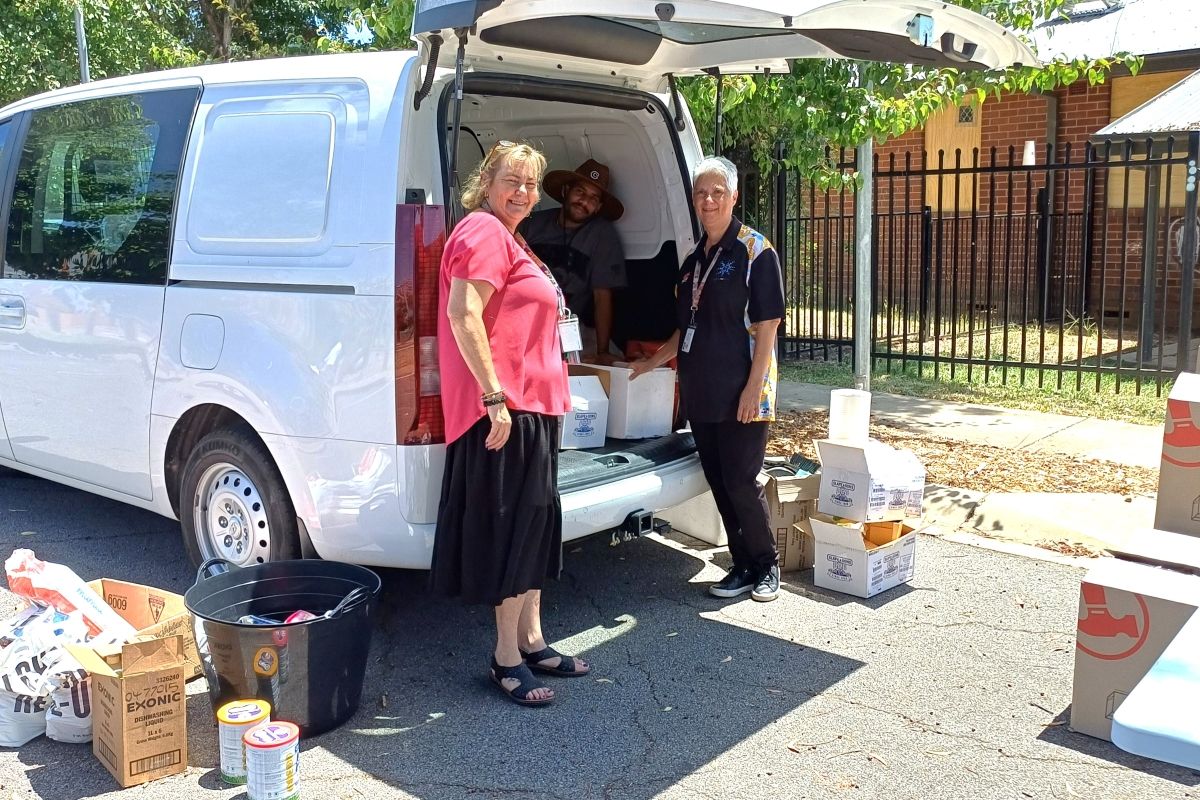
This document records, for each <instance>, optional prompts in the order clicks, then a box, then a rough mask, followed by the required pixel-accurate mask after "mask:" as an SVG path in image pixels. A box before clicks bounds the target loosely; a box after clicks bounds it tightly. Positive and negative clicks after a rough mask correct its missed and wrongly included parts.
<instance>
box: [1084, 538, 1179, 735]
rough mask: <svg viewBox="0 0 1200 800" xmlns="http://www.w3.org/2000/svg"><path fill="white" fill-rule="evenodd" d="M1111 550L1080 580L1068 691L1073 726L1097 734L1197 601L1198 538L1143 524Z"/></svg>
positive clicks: (1108, 729)
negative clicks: (1070, 688)
mask: <svg viewBox="0 0 1200 800" xmlns="http://www.w3.org/2000/svg"><path fill="white" fill-rule="evenodd" d="M1110 549H1111V550H1112V552H1113V554H1114V555H1115V556H1116V558H1102V559H1100V560H1099V561H1097V562H1096V564H1095V566H1093V567H1092V568H1091V569H1089V570H1088V572H1087V575H1085V576H1084V578H1083V580H1082V581H1081V582H1080V586H1079V621H1078V627H1077V629H1076V633H1075V681H1074V690H1073V692H1072V695H1071V730H1073V731H1078V732H1079V733H1086V734H1087V735H1088V736H1095V737H1096V738H1098V739H1111V738H1112V720H1113V713H1114V712H1115V711H1116V710H1117V709H1118V708H1119V707H1120V706H1121V703H1122V702H1124V700H1125V698H1126V697H1127V696H1128V695H1129V693H1130V692H1132V691H1133V688H1134V687H1135V686H1137V685H1138V682H1139V681H1141V679H1142V678H1143V677H1144V676H1145V675H1146V673H1147V672H1149V671H1150V667H1152V666H1153V665H1154V662H1155V661H1157V660H1158V657H1159V656H1160V655H1162V653H1163V651H1164V650H1166V648H1167V645H1169V644H1170V643H1171V641H1172V640H1173V639H1174V638H1175V634H1177V633H1178V632H1179V630H1180V628H1182V627H1183V626H1184V624H1185V623H1186V622H1187V621H1188V619H1189V618H1191V616H1192V615H1193V614H1194V613H1196V609H1197V606H1200V575H1197V574H1196V573H1200V539H1196V538H1195V537H1192V536H1187V535H1183V534H1177V533H1169V532H1167V531H1160V530H1151V529H1143V530H1139V531H1133V532H1131V534H1130V535H1129V536H1128V537H1126V541H1125V542H1124V543H1122V544H1121V545H1119V546H1116V547H1113V548H1110ZM1134 562H1140V563H1134ZM1189 573H1190V574H1189Z"/></svg>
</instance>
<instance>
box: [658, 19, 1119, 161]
mask: <svg viewBox="0 0 1200 800" xmlns="http://www.w3.org/2000/svg"><path fill="white" fill-rule="evenodd" d="M1065 3H1066V0H956V4H957V5H960V6H962V7H964V8H968V9H971V10H974V11H978V12H980V13H982V14H984V15H986V16H988V17H990V18H992V19H994V20H996V21H997V22H999V23H1000V24H1002V25H1005V26H1006V27H1009V28H1011V29H1015V30H1017V31H1018V32H1019V33H1021V34H1028V33H1029V32H1030V31H1032V29H1033V27H1034V25H1035V24H1036V23H1037V22H1038V21H1039V20H1043V19H1049V18H1051V17H1054V16H1061V15H1062V10H1063V8H1064V5H1065ZM1119 65H1124V66H1126V67H1128V68H1129V69H1130V70H1131V71H1132V72H1134V73H1136V72H1137V70H1138V69H1139V68H1140V67H1141V60H1140V59H1138V58H1136V57H1134V56H1131V55H1129V54H1117V55H1114V56H1112V57H1109V58H1103V59H1096V60H1094V61H1086V60H1082V59H1077V60H1067V59H1062V60H1057V61H1052V62H1050V63H1048V64H1045V65H1044V66H1042V67H1039V68H1033V67H1021V68H1017V69H1010V70H1007V71H1004V72H978V71H959V70H955V69H927V68H920V67H911V66H906V65H898V64H877V63H860V62H848V61H816V60H802V61H796V62H794V63H793V64H792V71H791V73H790V74H788V75H777V76H771V77H769V78H767V77H763V76H761V75H759V76H729V77H726V78H725V95H724V107H725V113H724V123H725V124H724V126H723V130H722V134H723V136H722V138H723V148H724V149H725V150H727V151H731V152H734V153H736V154H738V155H739V156H740V157H742V158H744V159H745V160H746V161H747V162H749V163H753V164H754V165H755V166H756V167H758V169H759V170H761V171H762V172H764V173H767V172H769V171H770V170H771V169H772V167H773V166H774V164H775V161H776V158H775V149H776V144H777V142H779V141H780V140H782V141H783V142H784V143H785V144H786V146H787V147H786V153H787V155H786V156H785V158H784V166H786V167H789V168H794V169H798V170H800V171H801V172H803V173H805V174H806V175H807V176H808V177H810V178H812V179H814V180H816V181H818V182H819V183H822V184H828V183H838V182H844V181H845V180H846V177H845V176H844V175H842V174H841V170H839V168H837V166H836V165H831V163H830V159H829V157H828V156H827V148H831V149H832V150H833V151H836V150H838V149H839V148H842V147H847V148H849V147H854V146H856V145H857V144H858V143H859V142H861V141H863V140H864V139H865V138H866V137H867V136H872V137H874V138H875V139H876V141H883V140H886V139H889V138H893V137H896V136H901V135H903V134H904V133H907V132H908V131H911V130H913V129H915V128H918V127H920V126H921V125H922V124H923V123H924V122H925V121H926V120H927V119H929V117H930V116H931V115H932V114H934V113H936V112H938V111H939V110H941V109H943V108H945V107H947V106H950V105H957V104H960V103H962V102H964V101H965V100H967V99H968V98H969V99H971V100H972V101H973V102H976V103H984V102H986V101H987V100H988V98H989V97H992V98H996V99H999V98H1000V97H1001V95H1002V94H1005V93H1012V92H1029V91H1042V92H1049V91H1053V90H1054V89H1056V88H1058V87H1061V86H1066V85H1068V84H1071V83H1074V82H1075V81H1077V80H1080V79H1081V78H1086V80H1087V81H1088V82H1089V84H1091V85H1095V84H1098V83H1102V82H1104V80H1106V79H1107V77H1108V75H1109V74H1110V73H1111V71H1112V70H1113V68H1114V67H1117V66H1119ZM681 86H682V91H683V93H684V95H685V96H686V97H687V100H688V103H689V105H690V106H691V109H692V116H693V117H694V119H695V120H696V124H697V127H698V128H699V130H700V131H701V134H700V136H701V141H702V142H704V143H705V146H706V148H707V147H708V146H709V143H711V142H712V131H713V118H714V109H713V105H714V102H715V99H716V98H715V96H716V92H715V89H714V81H713V79H712V78H708V77H703V78H692V79H688V80H685V81H682V82H681Z"/></svg>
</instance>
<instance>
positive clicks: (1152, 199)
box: [1138, 153, 1178, 364]
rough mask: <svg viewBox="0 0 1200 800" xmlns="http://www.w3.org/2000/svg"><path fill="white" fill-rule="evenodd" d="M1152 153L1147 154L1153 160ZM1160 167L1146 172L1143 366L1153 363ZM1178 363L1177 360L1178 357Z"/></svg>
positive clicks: (1143, 265)
mask: <svg viewBox="0 0 1200 800" xmlns="http://www.w3.org/2000/svg"><path fill="white" fill-rule="evenodd" d="M1152 157H1153V154H1152V153H1147V155H1146V159H1147V160H1150V158H1152ZM1160 169H1161V167H1159V166H1158V165H1157V164H1155V165H1153V166H1150V167H1148V168H1147V169H1146V210H1145V214H1146V236H1145V242H1144V243H1143V246H1142V324H1141V328H1140V330H1139V331H1138V340H1139V341H1138V355H1139V357H1140V358H1141V360H1142V363H1143V364H1148V363H1149V362H1150V361H1152V360H1154V320H1155V316H1156V314H1155V308H1154V305H1155V303H1154V300H1155V297H1154V295H1155V291H1154V290H1155V283H1156V281H1157V278H1158V275H1157V274H1156V272H1157V267H1158V264H1157V261H1158V259H1157V255H1158V247H1157V245H1156V243H1155V239H1156V238H1157V234H1156V231H1157V230H1158V187H1159V183H1160V181H1159V170H1160ZM1160 346H1161V343H1160ZM1176 360H1177V361H1178V356H1176Z"/></svg>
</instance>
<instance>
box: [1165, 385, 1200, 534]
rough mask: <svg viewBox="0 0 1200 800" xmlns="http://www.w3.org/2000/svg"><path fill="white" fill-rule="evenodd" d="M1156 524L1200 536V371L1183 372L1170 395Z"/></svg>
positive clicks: (1168, 529)
mask: <svg viewBox="0 0 1200 800" xmlns="http://www.w3.org/2000/svg"><path fill="white" fill-rule="evenodd" d="M1154 527H1155V528H1157V529H1159V530H1163V531H1173V532H1175V533H1186V534H1189V535H1191V536H1200V375H1197V374H1195V373H1192V372H1181V373H1180V374H1179V377H1178V378H1176V379H1175V385H1174V386H1173V387H1171V394H1170V396H1169V397H1168V398H1167V414H1166V423H1165V424H1164V426H1163V444H1162V460H1161V462H1160V464H1159V471H1158V501H1157V503H1156V505H1155V509H1154Z"/></svg>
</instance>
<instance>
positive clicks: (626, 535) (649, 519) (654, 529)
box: [609, 509, 671, 547]
mask: <svg viewBox="0 0 1200 800" xmlns="http://www.w3.org/2000/svg"><path fill="white" fill-rule="evenodd" d="M670 531H671V523H669V522H667V521H666V520H665V519H658V518H656V517H655V516H654V512H652V511H646V510H645V509H638V510H637V511H631V512H630V513H629V516H627V517H625V521H624V522H622V523H621V525H620V526H619V527H616V528H613V532H612V541H610V542H609V545H610V546H612V547H616V546H617V545H619V544H621V543H622V542H631V541H633V540H634V539H637V538H639V537H640V536H643V535H644V534H647V533H658V534H666V533H670Z"/></svg>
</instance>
